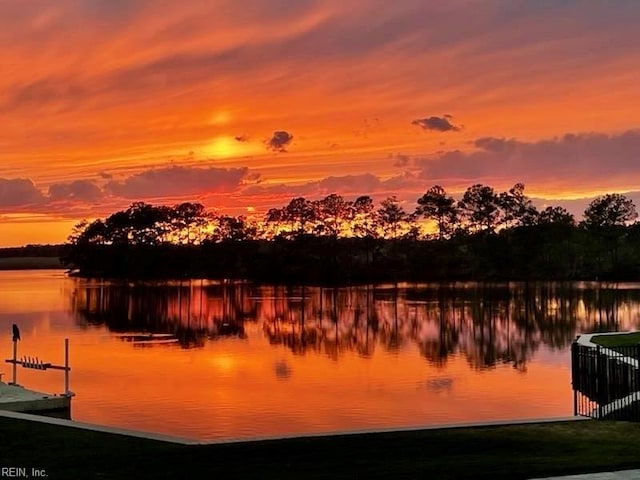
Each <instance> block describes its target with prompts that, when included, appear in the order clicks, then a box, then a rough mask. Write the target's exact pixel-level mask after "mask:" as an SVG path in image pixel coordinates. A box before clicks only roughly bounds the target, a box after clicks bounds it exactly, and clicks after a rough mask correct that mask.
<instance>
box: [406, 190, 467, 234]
mask: <svg viewBox="0 0 640 480" xmlns="http://www.w3.org/2000/svg"><path fill="white" fill-rule="evenodd" d="M415 214H416V216H417V217H418V218H424V219H427V220H432V221H434V222H436V226H437V227H438V238H439V239H440V240H442V239H443V238H444V237H446V236H449V235H451V234H452V233H453V231H454V228H455V225H456V222H457V219H458V209H457V208H456V201H455V200H454V199H453V197H450V196H448V195H447V192H446V191H445V190H444V188H442V187H441V186H440V185H435V186H433V187H431V188H430V189H429V190H427V192H426V193H425V194H424V195H423V196H422V197H420V198H419V199H418V206H417V208H416V211H415Z"/></svg>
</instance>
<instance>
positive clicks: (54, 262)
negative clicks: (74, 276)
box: [0, 257, 63, 270]
mask: <svg viewBox="0 0 640 480" xmlns="http://www.w3.org/2000/svg"><path fill="white" fill-rule="evenodd" d="M40 268H42V269H44V268H63V266H62V264H61V263H60V259H59V258H58V257H6V258H0V270H35V269H40Z"/></svg>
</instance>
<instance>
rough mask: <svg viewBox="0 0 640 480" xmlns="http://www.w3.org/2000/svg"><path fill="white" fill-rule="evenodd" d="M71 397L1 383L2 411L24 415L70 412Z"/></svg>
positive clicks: (0, 406) (0, 405)
mask: <svg viewBox="0 0 640 480" xmlns="http://www.w3.org/2000/svg"><path fill="white" fill-rule="evenodd" d="M70 409H71V396H69V395H64V394H63V395H51V394H47V393H42V392H36V391H34V390H28V389H26V388H24V387H21V386H20V385H9V384H6V383H4V382H0V410H8V411H10V412H22V413H48V412H60V413H64V412H65V411H70Z"/></svg>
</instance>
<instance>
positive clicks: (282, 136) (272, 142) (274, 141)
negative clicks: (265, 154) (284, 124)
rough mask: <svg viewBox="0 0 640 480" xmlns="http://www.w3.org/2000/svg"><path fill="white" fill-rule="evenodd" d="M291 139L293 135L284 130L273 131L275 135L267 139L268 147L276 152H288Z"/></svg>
mask: <svg viewBox="0 0 640 480" xmlns="http://www.w3.org/2000/svg"><path fill="white" fill-rule="evenodd" d="M291 140H293V135H291V134H290V133H289V132H286V131H284V130H278V131H277V132H273V136H272V137H271V138H270V139H269V140H267V148H268V149H270V150H273V151H274V152H286V151H287V147H288V146H289V144H290V143H291Z"/></svg>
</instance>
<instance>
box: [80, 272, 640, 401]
mask: <svg viewBox="0 0 640 480" xmlns="http://www.w3.org/2000/svg"><path fill="white" fill-rule="evenodd" d="M70 302H71V310H72V312H73V314H74V315H75V318H76V322H77V324H78V325H80V326H89V325H96V324H97V325H103V324H104V325H106V326H107V327H108V329H109V330H110V331H112V332H115V333H118V334H119V338H121V339H122V340H123V341H128V342H131V343H132V344H133V345H134V346H138V347H141V346H145V347H149V346H167V345H176V344H177V345H180V346H181V347H182V348H200V347H203V346H204V345H205V344H206V343H207V342H211V341H215V340H216V339H219V338H223V337H236V338H238V339H245V340H246V339H247V334H246V332H245V325H247V322H255V323H257V324H258V325H260V326H261V331H262V332H263V334H264V336H265V337H266V338H267V339H268V341H269V342H270V344H272V345H282V346H285V347H286V348H288V349H289V350H291V351H292V352H293V353H294V354H298V355H305V354H306V353H308V352H315V353H320V354H322V355H326V356H328V357H329V358H331V359H334V360H338V359H339V358H340V357H341V356H342V355H344V354H345V353H357V354H358V355H360V356H362V357H371V356H372V355H373V354H374V352H375V350H376V349H384V350H385V351H388V352H399V351H401V350H402V349H404V348H407V347H409V346H417V348H418V350H419V352H420V354H421V355H422V356H423V357H424V358H425V359H427V360H428V361H429V362H430V363H431V364H433V365H436V366H438V367H444V366H445V365H446V363H447V361H448V359H450V357H451V356H452V355H456V354H462V355H463V356H464V357H465V358H466V359H467V361H468V363H469V364H470V365H471V366H472V367H474V368H476V369H485V368H491V367H493V366H495V365H496V364H499V363H503V364H510V365H512V366H513V367H514V368H516V369H517V370H519V371H525V370H526V368H527V362H528V361H529V360H530V359H531V358H532V357H533V356H534V354H535V352H536V351H537V350H538V349H539V348H540V346H541V345H546V346H548V347H549V348H551V349H554V350H563V349H566V348H568V346H569V345H570V343H571V341H572V339H573V338H574V337H575V334H576V333H577V332H590V331H611V330H618V329H630V328H637V327H638V324H639V323H640V321H639V319H640V288H639V287H638V286H637V285H618V284H602V283H592V284H586V283H570V284H562V283H557V284H554V283H540V284H498V285H495V284H491V285H489V284H475V283H470V284H460V283H459V284H443V285H413V284H387V285H367V286H358V287H345V288H321V287H304V286H286V287H285V286H260V285H253V284H249V283H228V282H209V281H201V280H191V281H183V282H162V283H127V282H121V283H109V282H99V281H95V280H81V279H76V280H75V284H74V289H73V291H72V292H71V294H70ZM274 370H275V372H276V375H277V377H278V378H281V379H286V378H288V377H289V376H290V375H291V368H290V367H289V366H288V365H287V364H286V363H278V364H276V365H275V366H274ZM430 382H431V381H430ZM428 387H429V388H433V389H440V390H443V389H444V390H446V389H447V388H450V379H449V380H448V379H437V380H434V381H433V382H431V383H430V384H429V385H428Z"/></svg>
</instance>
